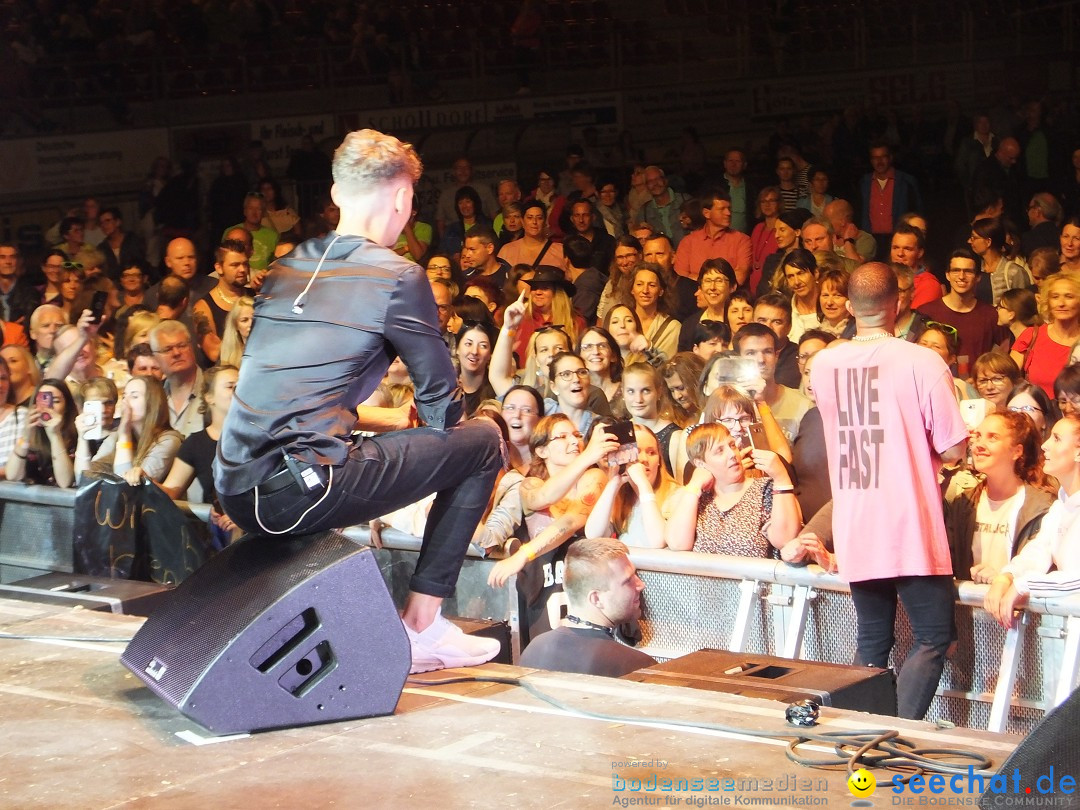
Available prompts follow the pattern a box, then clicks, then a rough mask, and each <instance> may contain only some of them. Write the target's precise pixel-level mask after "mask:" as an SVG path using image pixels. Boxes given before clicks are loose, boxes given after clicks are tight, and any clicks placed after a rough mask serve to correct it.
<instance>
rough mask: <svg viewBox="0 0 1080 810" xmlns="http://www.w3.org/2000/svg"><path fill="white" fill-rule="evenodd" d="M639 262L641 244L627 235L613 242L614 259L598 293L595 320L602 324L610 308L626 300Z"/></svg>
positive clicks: (634, 237) (635, 238)
mask: <svg viewBox="0 0 1080 810" xmlns="http://www.w3.org/2000/svg"><path fill="white" fill-rule="evenodd" d="M640 261H641V242H639V241H638V240H637V237H636V236H630V235H629V234H627V235H624V236H620V237H619V238H618V239H616V240H615V258H614V259H612V260H611V267H610V268H609V269H608V282H607V284H605V285H604V289H603V291H602V292H601V293H600V303H599V304H598V305H597V307H596V318H597V322H598V323H602V322H603V320H604V318H605V317H606V316H607V314H608V312H610V311H611V308H612V307H613V306H615V305H616V304H617V303H619V301H621V300H623V299H625V298H626V295H627V288H628V287H629V286H630V277H631V276H632V275H633V272H634V268H635V267H636V266H637V265H638V263H639V262H640Z"/></svg>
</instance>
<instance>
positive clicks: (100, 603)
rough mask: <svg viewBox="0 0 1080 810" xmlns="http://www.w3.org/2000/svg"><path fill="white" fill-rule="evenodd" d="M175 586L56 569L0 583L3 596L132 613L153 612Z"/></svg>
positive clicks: (0, 593) (40, 602) (50, 603)
mask: <svg viewBox="0 0 1080 810" xmlns="http://www.w3.org/2000/svg"><path fill="white" fill-rule="evenodd" d="M171 590H172V586H171V585H162V584H160V583H157V582H136V581H134V580H130V579H109V577H94V576H90V575H89V574H60V573H53V574H42V575H41V576H37V577H31V578H30V579H21V580H19V581H18V582H11V583H8V584H7V585H0V597H3V598H4V599H19V600H21V601H23V602H37V603H39V604H46V605H67V606H68V607H81V608H83V609H85V610H101V611H107V612H111V613H125V614H127V615H129V616H149V615H150V614H151V613H153V612H154V610H156V609H157V607H158V606H159V605H160V604H161V602H162V600H163V599H164V598H165V595H166V594H168V593H169V591H171Z"/></svg>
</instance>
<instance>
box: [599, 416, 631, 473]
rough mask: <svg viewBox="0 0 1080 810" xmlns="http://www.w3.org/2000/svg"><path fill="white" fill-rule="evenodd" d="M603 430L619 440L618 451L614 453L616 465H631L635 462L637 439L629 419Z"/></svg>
mask: <svg viewBox="0 0 1080 810" xmlns="http://www.w3.org/2000/svg"><path fill="white" fill-rule="evenodd" d="M604 430H606V431H607V432H608V433H610V434H611V435H612V436H614V437H615V438H616V439H618V440H619V449H618V450H616V451H615V455H614V460H615V462H616V463H617V464H619V465H626V464H633V463H634V462H635V461H637V455H638V447H637V438H636V437H635V436H634V423H633V422H631V421H630V420H629V419H620V420H619V421H618V422H616V423H615V424H613V425H606V426H605V427H604Z"/></svg>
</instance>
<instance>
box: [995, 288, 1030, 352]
mask: <svg viewBox="0 0 1080 810" xmlns="http://www.w3.org/2000/svg"><path fill="white" fill-rule="evenodd" d="M997 316H998V326H1001V327H1005V328H1007V329H1008V330H1009V344H1010V345H1011V344H1012V343H1014V342H1015V341H1016V339H1017V338H1018V337H1020V333H1021V332H1023V331H1024V330H1025V329H1027V328H1028V327H1031V326H1037V325H1038V324H1039V323H1040V322H1041V319H1040V318H1039V301H1038V299H1037V298H1036V297H1035V293H1034V292H1032V291H1031V290H1027V289H1022V290H1006V291H1005V292H1003V293H1002V294H1001V298H1000V299H999V300H998V303H997Z"/></svg>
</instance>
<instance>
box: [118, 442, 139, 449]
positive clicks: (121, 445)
mask: <svg viewBox="0 0 1080 810" xmlns="http://www.w3.org/2000/svg"><path fill="white" fill-rule="evenodd" d="M134 446H135V445H134V444H132V443H131V442H117V443H116V449H117V450H131V449H132V448H133V447H134Z"/></svg>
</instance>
